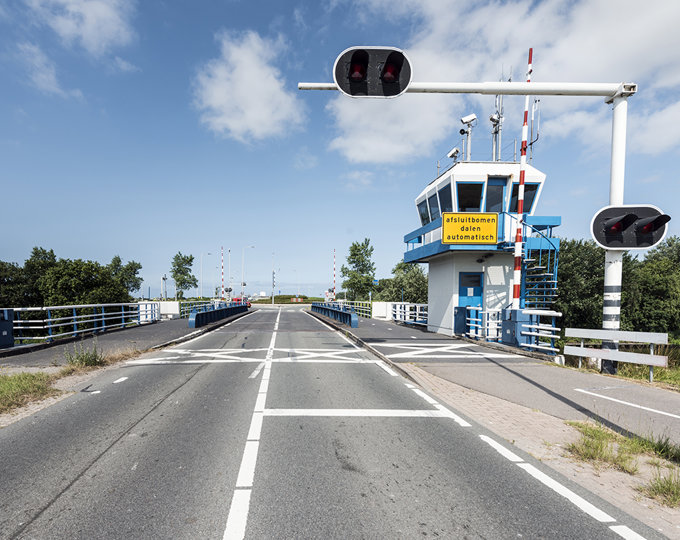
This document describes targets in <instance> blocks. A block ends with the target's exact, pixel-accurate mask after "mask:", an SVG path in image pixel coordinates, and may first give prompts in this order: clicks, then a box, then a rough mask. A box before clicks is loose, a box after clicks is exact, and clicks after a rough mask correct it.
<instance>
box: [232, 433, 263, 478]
mask: <svg viewBox="0 0 680 540" xmlns="http://www.w3.org/2000/svg"><path fill="white" fill-rule="evenodd" d="M259 446H260V441H246V448H245V450H244V451H243V459H242V460H241V467H240V468H239V470H238V479H237V480H236V487H237V488H240V487H241V488H243V487H253V478H254V477H255V464H256V462H257V450H258V448H259Z"/></svg>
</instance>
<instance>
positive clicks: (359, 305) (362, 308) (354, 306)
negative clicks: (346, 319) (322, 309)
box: [327, 300, 373, 319]
mask: <svg viewBox="0 0 680 540" xmlns="http://www.w3.org/2000/svg"><path fill="white" fill-rule="evenodd" d="M327 303H331V304H339V305H341V306H344V307H348V308H350V309H351V310H354V312H355V313H356V314H357V315H359V317H365V318H366V319H370V318H371V317H372V316H373V304H372V302H363V301H353V300H338V301H337V302H327Z"/></svg>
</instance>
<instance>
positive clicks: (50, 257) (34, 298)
mask: <svg viewBox="0 0 680 540" xmlns="http://www.w3.org/2000/svg"><path fill="white" fill-rule="evenodd" d="M56 264H57V257H56V255H55V254H54V251H52V250H51V249H50V250H49V251H48V250H46V249H43V248H40V247H37V246H36V247H34V248H33V251H31V256H30V257H29V258H28V259H26V261H25V262H24V268H23V282H24V285H23V298H22V300H21V302H20V304H19V305H20V306H22V307H23V306H25V307H39V306H47V305H49V304H48V303H47V302H46V301H45V298H44V297H43V295H42V293H41V292H40V289H39V287H38V286H37V283H38V280H39V279H40V278H41V277H43V276H44V275H45V273H46V272H47V271H48V270H49V269H50V268H53V267H54V266H56Z"/></svg>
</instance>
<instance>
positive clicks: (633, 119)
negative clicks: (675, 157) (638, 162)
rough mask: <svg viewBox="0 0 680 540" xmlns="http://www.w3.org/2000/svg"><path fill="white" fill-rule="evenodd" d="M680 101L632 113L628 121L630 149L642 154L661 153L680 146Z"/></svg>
mask: <svg viewBox="0 0 680 540" xmlns="http://www.w3.org/2000/svg"><path fill="white" fill-rule="evenodd" d="M679 125H680V101H676V102H675V103H671V104H669V105H667V106H665V107H663V108H662V109H658V110H656V111H642V112H641V113H634V114H631V115H630V119H629V121H628V130H629V137H628V140H629V147H628V148H629V150H630V151H631V152H636V153H640V154H651V155H659V154H662V153H665V152H668V151H670V150H673V149H676V148H678V146H680V129H678V126H679Z"/></svg>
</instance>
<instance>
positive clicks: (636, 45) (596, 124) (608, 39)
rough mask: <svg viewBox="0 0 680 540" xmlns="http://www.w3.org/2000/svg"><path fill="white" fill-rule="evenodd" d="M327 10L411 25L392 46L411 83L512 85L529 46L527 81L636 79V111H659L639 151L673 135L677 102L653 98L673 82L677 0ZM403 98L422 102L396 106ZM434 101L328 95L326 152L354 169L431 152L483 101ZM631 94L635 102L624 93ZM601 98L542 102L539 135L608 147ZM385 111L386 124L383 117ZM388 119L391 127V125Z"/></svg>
mask: <svg viewBox="0 0 680 540" xmlns="http://www.w3.org/2000/svg"><path fill="white" fill-rule="evenodd" d="M329 5H330V9H343V8H346V7H347V5H350V7H352V8H355V9H356V13H357V14H359V16H358V18H357V20H358V21H359V22H362V23H365V24H366V25H371V24H375V20H379V19H381V18H382V19H385V18H386V19H387V20H391V21H393V22H395V23H398V24H401V25H402V26H405V27H407V28H412V29H414V30H413V32H412V34H411V35H410V36H408V38H407V39H406V40H404V41H403V47H404V48H405V50H406V52H407V54H408V55H409V57H410V58H411V61H412V64H413V73H414V80H416V81H461V82H462V81H466V82H474V81H480V82H481V81H493V80H498V78H499V76H500V75H501V71H504V72H505V75H506V76H507V75H508V73H509V71H510V68H512V71H513V72H514V73H513V79H514V80H516V81H518V80H523V79H524V75H525V71H526V63H527V53H528V47H529V46H533V47H534V73H533V77H532V80H533V81H546V82H547V81H550V82H623V81H625V82H637V83H638V84H639V85H640V89H641V90H643V89H646V90H655V92H651V95H650V93H647V94H646V95H645V100H646V102H647V103H648V105H647V108H654V109H658V110H659V111H660V112H659V113H656V114H654V115H653V118H652V121H650V122H649V123H648V124H647V126H650V127H649V128H647V127H645V130H644V132H645V135H646V137H645V140H644V141H641V142H640V143H639V144H638V145H637V147H638V149H639V151H641V152H646V153H658V152H661V151H663V150H660V149H662V148H666V149H667V148H670V147H671V146H676V147H677V143H678V139H679V138H680V134H679V133H677V130H676V132H675V133H672V132H671V129H670V126H671V121H670V120H669V118H671V117H672V118H676V115H677V114H679V113H680V106H678V107H676V106H675V104H673V103H669V102H668V98H666V99H665V100H664V99H662V98H661V97H659V96H661V95H663V94H664V92H662V91H661V90H666V89H669V88H672V87H673V86H674V85H676V84H677V83H678V81H679V80H680V75H678V73H679V72H678V68H677V51H678V50H680V32H677V30H676V28H675V27H676V26H677V24H676V23H677V21H678V20H680V3H678V2H668V1H667V0H648V2H646V3H645V7H644V9H640V4H639V2H637V0H619V1H618V2H617V3H616V8H612V4H611V1H610V0H577V1H575V2H569V3H565V2H564V1H563V0H545V1H542V2H535V1H534V0H511V1H509V2H500V1H499V0H490V1H486V2H460V1H456V0H345V1H342V0H333V1H332V2H330V4H329ZM665 93H669V92H665ZM410 97H415V98H416V99H418V100H419V102H421V103H422V105H421V104H418V105H416V104H415V103H413V104H411V103H409V104H405V100H406V98H410ZM445 98H446V100H447V101H446V103H438V102H437V103H436V104H433V101H431V96H430V97H427V96H422V95H416V96H404V97H400V98H397V101H398V106H397V105H396V104H395V105H394V107H393V108H390V107H392V106H391V105H390V106H385V107H383V106H380V105H377V104H375V103H371V104H370V105H365V106H364V105H363V103H362V104H361V105H359V101H360V100H351V101H350V100H348V99H343V100H340V98H338V99H336V100H333V101H332V102H331V105H329V107H328V110H329V111H330V112H331V114H332V115H333V117H334V119H335V122H336V125H337V129H338V134H337V136H336V137H335V138H334V139H333V141H332V143H331V148H333V149H336V150H338V151H340V152H341V153H342V154H343V155H345V157H347V159H349V160H350V161H355V162H356V161H370V162H381V161H382V162H389V161H392V160H393V159H395V158H398V157H399V154H400V153H401V152H402V151H407V152H412V153H413V154H418V155H424V154H431V153H433V152H434V148H433V147H434V146H435V144H437V143H438V142H439V141H441V140H442V139H444V138H446V137H450V138H452V139H453V138H454V129H456V128H457V127H458V126H457V125H456V122H455V121H454V120H456V119H457V118H459V117H460V116H461V115H463V114H465V113H467V112H471V111H470V110H469V109H470V108H471V107H470V106H471V105H475V106H476V108H477V111H476V112H477V114H478V116H480V118H481V117H482V116H485V115H480V114H479V112H480V108H481V106H482V105H483V106H484V107H485V108H487V109H490V106H489V102H488V101H487V100H486V98H485V97H482V96H466V97H465V98H459V99H458V100H457V101H456V100H455V99H454V98H453V97H452V96H450V95H449V96H445ZM637 99H641V96H634V97H632V98H631V100H637ZM362 101H368V100H362ZM371 101H372V100H371ZM603 101H604V100H603V99H602V98H549V99H548V98H544V99H543V100H542V102H543V103H542V114H543V117H544V119H545V120H546V122H545V126H544V128H545V129H542V131H544V133H546V132H548V131H550V132H551V135H552V137H554V138H555V137H566V136H569V137H572V136H574V135H579V136H580V137H581V140H582V141H583V142H584V144H586V145H588V146H587V147H588V148H590V147H592V144H599V145H601V144H602V143H603V142H605V143H606V144H609V142H608V141H609V139H610V137H611V113H610V108H609V106H607V105H605V104H604V103H603ZM464 102H465V103H467V104H468V105H467V106H466V107H465V108H463V103H464ZM474 108H475V107H472V109H473V110H474ZM359 109H360V110H361V112H360V113H359V112H357V111H358V110H359ZM430 109H436V114H429V112H428V110H430ZM387 110H389V111H390V114H392V115H393V116H394V120H395V122H387V121H386V118H385V112H386V111H387ZM489 112H490V111H489ZM507 112H508V114H509V115H511V114H514V112H511V111H507ZM444 117H445V118H444ZM447 119H448V122H447V121H446V120H447ZM394 123H396V124H397V125H398V126H399V127H400V128H401V129H393V126H394ZM549 126H550V127H549ZM365 130H367V131H365ZM364 133H367V134H364ZM456 138H457V136H456ZM389 149H392V150H393V152H390V151H389Z"/></svg>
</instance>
